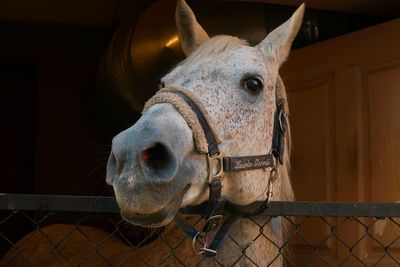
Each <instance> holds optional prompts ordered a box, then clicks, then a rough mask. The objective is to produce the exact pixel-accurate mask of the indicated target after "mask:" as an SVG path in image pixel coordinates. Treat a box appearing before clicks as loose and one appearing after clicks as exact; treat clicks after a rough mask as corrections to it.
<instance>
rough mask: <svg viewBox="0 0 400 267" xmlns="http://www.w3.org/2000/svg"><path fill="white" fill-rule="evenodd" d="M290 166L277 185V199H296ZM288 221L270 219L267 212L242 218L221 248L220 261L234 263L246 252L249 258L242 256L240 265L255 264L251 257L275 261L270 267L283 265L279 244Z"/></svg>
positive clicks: (284, 171)
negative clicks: (289, 172)
mask: <svg viewBox="0 0 400 267" xmlns="http://www.w3.org/2000/svg"><path fill="white" fill-rule="evenodd" d="M287 167H288V166H287V165H285V166H282V170H281V172H280V173H279V176H278V177H277V180H276V182H275V184H274V191H273V193H274V195H273V200H282V201H290V200H293V193H292V189H291V185H290V181H289V177H288V176H287V174H288V168H287ZM286 223H287V222H286V220H285V219H283V218H282V217H277V218H269V217H266V216H265V215H259V216H254V217H252V218H242V219H239V220H238V221H237V222H236V223H235V224H234V225H233V226H232V229H231V230H230V233H229V236H227V237H226V238H225V240H224V241H223V243H222V246H221V249H220V251H219V261H220V263H222V265H223V266H228V265H229V266H230V265H232V261H233V260H234V259H235V260H237V259H238V258H239V257H240V256H241V255H242V253H245V254H246V257H241V259H240V260H239V264H238V266H254V264H253V263H252V262H251V261H250V260H249V259H248V258H250V259H251V260H252V261H254V262H255V263H256V264H257V265H258V266H264V265H265V264H266V263H271V262H273V263H272V264H271V265H269V266H282V257H281V256H279V249H278V247H280V246H281V245H282V244H283V241H284V240H285V237H286V232H287V229H286V228H287V225H286ZM243 249H245V250H244V252H243ZM247 257H248V258H247Z"/></svg>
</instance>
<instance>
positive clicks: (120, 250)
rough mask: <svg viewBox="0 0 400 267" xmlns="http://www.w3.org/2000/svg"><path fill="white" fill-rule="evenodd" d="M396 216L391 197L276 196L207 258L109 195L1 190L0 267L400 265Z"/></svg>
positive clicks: (399, 223) (396, 206) (399, 210)
mask: <svg viewBox="0 0 400 267" xmlns="http://www.w3.org/2000/svg"><path fill="white" fill-rule="evenodd" d="M399 217H400V204H396V203H380V204H377V203H328V202H327V203H315V202H273V203H271V206H270V208H269V209H268V210H267V211H266V212H265V214H263V215H262V216H259V217H257V218H243V219H242V224H243V225H245V227H244V228H243V229H241V231H246V233H247V236H248V239H247V240H243V238H238V236H237V235H233V234H232V233H230V234H228V235H227V236H226V237H225V239H224V241H223V242H224V243H226V244H227V245H226V246H224V247H222V248H221V251H219V254H221V255H229V257H228V258H227V257H225V258H223V257H222V256H220V255H219V256H217V257H213V258H205V257H202V256H200V255H197V254H195V253H194V252H193V250H192V244H191V243H192V241H191V240H188V239H187V238H185V237H184V236H183V234H181V233H180V231H179V230H177V229H176V228H174V227H173V225H172V226H171V227H166V228H165V229H145V228H140V227H135V226H132V225H130V224H127V223H126V222H124V220H122V219H121V217H120V215H119V210H118V207H117V205H116V203H115V200H114V199H113V198H109V197H77V196H38V195H0V259H1V260H0V266H199V265H201V266H312V267H314V266H315V267H318V266H351V267H353V266H400V221H399ZM189 221H190V222H191V223H192V224H194V225H196V226H199V227H201V220H200V218H198V217H189ZM282 224H285V225H286V226H287V227H286V228H287V234H286V235H284V238H278V239H277V238H276V236H275V237H274V236H272V235H271V229H274V228H277V227H278V228H279V226H280V225H282ZM232 231H235V230H234V229H233V230H232ZM262 246H267V247H268V249H267V250H266V251H265V252H263V253H261V254H260V253H257V252H255V251H256V249H254V248H259V247H262Z"/></svg>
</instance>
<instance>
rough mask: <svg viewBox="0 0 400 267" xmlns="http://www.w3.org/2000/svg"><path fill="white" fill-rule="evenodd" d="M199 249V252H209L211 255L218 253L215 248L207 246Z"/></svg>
mask: <svg viewBox="0 0 400 267" xmlns="http://www.w3.org/2000/svg"><path fill="white" fill-rule="evenodd" d="M200 250H201V253H200V254H203V253H210V254H213V255H217V254H218V253H217V251H216V250H213V249H209V248H207V247H204V248H201V249H200Z"/></svg>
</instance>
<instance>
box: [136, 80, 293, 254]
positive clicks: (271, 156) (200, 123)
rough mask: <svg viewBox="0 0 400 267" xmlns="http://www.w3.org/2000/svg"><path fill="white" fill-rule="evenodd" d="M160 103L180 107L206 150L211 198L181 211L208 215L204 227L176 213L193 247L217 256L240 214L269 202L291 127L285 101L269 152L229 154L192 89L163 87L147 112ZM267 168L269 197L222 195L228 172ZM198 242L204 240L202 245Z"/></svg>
mask: <svg viewBox="0 0 400 267" xmlns="http://www.w3.org/2000/svg"><path fill="white" fill-rule="evenodd" d="M157 103H170V104H172V105H173V106H174V107H175V108H176V109H177V110H178V111H179V113H180V114H181V115H182V116H183V118H184V119H185V120H186V122H187V123H188V125H189V127H190V128H191V129H192V132H193V137H194V142H195V146H196V149H197V150H198V151H199V152H200V153H205V154H206V157H207V164H208V183H209V198H208V201H207V202H206V203H203V204H201V205H198V206H191V207H186V208H182V209H181V213H185V214H198V215H201V216H202V218H203V219H204V224H203V227H202V229H201V230H200V231H199V230H197V229H196V228H194V227H193V226H192V225H191V224H189V223H187V222H186V221H185V220H184V219H183V217H182V215H181V214H179V213H178V214H177V215H176V217H175V222H176V224H177V226H178V227H179V228H180V229H181V230H182V232H183V233H185V234H186V235H187V236H188V237H190V238H191V239H192V244H193V249H194V251H195V252H196V253H198V254H201V255H203V256H206V257H212V256H215V255H216V254H217V250H218V248H219V247H220V245H221V243H222V240H223V239H224V237H225V235H226V234H227V233H228V231H229V228H230V227H231V226H232V225H233V224H234V222H235V221H236V220H237V219H238V218H240V217H247V216H252V215H257V214H260V213H262V212H263V211H264V210H265V209H267V208H268V206H269V203H270V201H271V198H272V193H273V192H272V189H273V188H272V187H273V183H274V181H275V179H276V177H277V172H278V167H279V166H278V165H279V164H280V165H282V164H283V153H284V148H285V143H284V141H285V133H286V129H287V121H286V113H285V111H284V106H283V104H278V105H277V108H276V111H275V115H274V127H273V137H272V147H271V151H270V152H269V153H268V154H264V155H256V156H238V157H226V156H225V155H224V153H223V152H222V151H220V150H219V148H218V144H219V143H220V141H219V138H218V136H217V135H216V131H215V130H214V129H213V128H212V125H210V124H209V121H210V119H209V116H208V114H207V112H206V111H205V110H204V109H203V108H202V105H201V102H200V101H198V100H197V98H196V97H195V96H194V95H193V94H192V93H191V92H189V91H188V90H187V89H184V88H176V87H167V88H163V89H161V90H160V91H159V92H158V93H157V94H156V95H155V96H153V97H152V98H151V99H150V100H149V101H148V102H147V103H146V105H145V107H144V110H143V112H144V111H146V110H147V109H149V108H150V107H151V106H153V105H154V104H157ZM265 168H270V169H271V171H270V175H269V178H268V183H267V190H266V199H265V201H259V202H254V203H251V204H249V205H246V206H239V205H236V204H233V203H230V202H229V201H226V199H225V198H224V197H222V196H221V191H222V179H223V177H224V173H226V172H238V171H246V170H255V169H265ZM226 212H227V213H228V214H229V215H228V216H227V217H225V218H224V217H223V215H224V213H226ZM215 230H217V232H216V233H215V235H214V238H213V240H212V241H211V242H209V240H208V239H207V235H208V233H209V232H211V231H215ZM197 243H199V244H201V246H200V247H199V248H198V247H197Z"/></svg>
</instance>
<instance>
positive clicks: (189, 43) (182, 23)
mask: <svg viewBox="0 0 400 267" xmlns="http://www.w3.org/2000/svg"><path fill="white" fill-rule="evenodd" d="M175 20H176V26H177V27H178V33H179V37H180V41H181V45H182V49H183V52H184V53H185V55H186V56H188V55H190V53H192V52H193V51H194V50H195V49H196V48H197V47H199V46H200V45H201V44H202V43H203V42H205V41H207V40H208V39H209V37H208V34H207V33H206V32H205V31H204V29H203V28H202V27H201V26H200V24H199V23H198V22H197V20H196V17H195V15H194V13H193V11H192V10H191V9H190V7H189V6H188V5H187V4H186V2H185V1H184V0H178V4H177V6H176V10H175Z"/></svg>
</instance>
